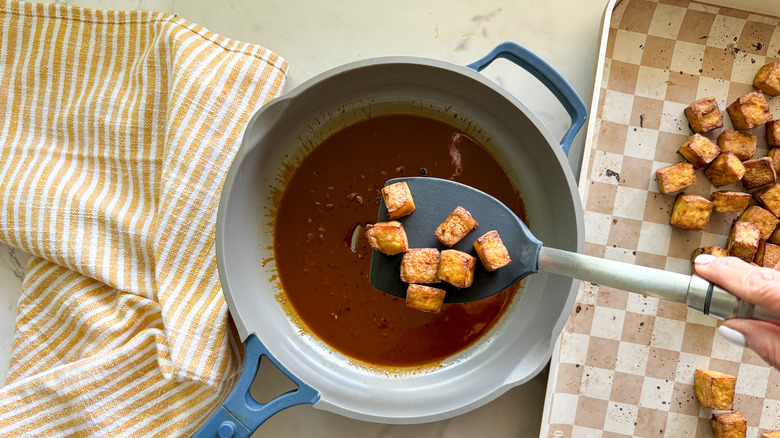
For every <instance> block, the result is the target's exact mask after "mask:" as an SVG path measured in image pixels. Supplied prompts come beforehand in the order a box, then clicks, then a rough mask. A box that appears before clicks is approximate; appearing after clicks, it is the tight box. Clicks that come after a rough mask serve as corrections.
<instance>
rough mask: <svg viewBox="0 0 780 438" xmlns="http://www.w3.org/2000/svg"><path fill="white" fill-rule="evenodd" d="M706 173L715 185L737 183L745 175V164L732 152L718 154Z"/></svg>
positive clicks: (705, 170) (721, 185)
mask: <svg viewBox="0 0 780 438" xmlns="http://www.w3.org/2000/svg"><path fill="white" fill-rule="evenodd" d="M704 174H705V175H707V178H709V179H710V182H712V185H714V186H715V187H723V186H727V185H729V184H735V183H737V182H739V180H741V179H742V177H743V176H744V175H745V166H744V165H743V164H742V161H740V159H739V158H737V156H736V155H734V154H733V153H732V152H724V153H722V154H720V155H718V158H716V159H714V160H713V161H712V163H710V165H709V166H707V168H706V169H704Z"/></svg>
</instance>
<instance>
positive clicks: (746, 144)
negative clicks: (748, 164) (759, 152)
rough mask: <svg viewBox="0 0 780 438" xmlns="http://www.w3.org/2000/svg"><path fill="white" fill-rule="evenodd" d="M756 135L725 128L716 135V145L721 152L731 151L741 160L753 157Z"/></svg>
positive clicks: (756, 142)
mask: <svg viewBox="0 0 780 438" xmlns="http://www.w3.org/2000/svg"><path fill="white" fill-rule="evenodd" d="M757 145H758V136H755V135H753V134H750V133H747V132H739V131H734V130H733V129H726V130H724V131H723V132H721V133H720V135H718V147H719V148H720V151H721V152H731V153H733V154H734V155H736V156H737V158H739V159H740V160H742V161H745V160H749V159H751V158H753V155H755V154H756V146H757Z"/></svg>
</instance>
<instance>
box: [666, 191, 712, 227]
mask: <svg viewBox="0 0 780 438" xmlns="http://www.w3.org/2000/svg"><path fill="white" fill-rule="evenodd" d="M711 214H712V202H710V201H708V200H707V199H706V198H702V197H701V196H698V195H686V194H685V193H680V194H679V195H677V199H675V201H674V206H673V207H672V218H671V220H670V223H671V225H672V226H675V227H680V228H685V229H688V230H696V231H700V230H703V229H704V228H705V227H706V226H707V223H709V221H710V215H711Z"/></svg>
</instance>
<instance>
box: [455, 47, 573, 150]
mask: <svg viewBox="0 0 780 438" xmlns="http://www.w3.org/2000/svg"><path fill="white" fill-rule="evenodd" d="M498 58H504V59H507V60H509V61H511V62H513V63H514V64H516V65H517V66H519V67H521V68H523V69H524V70H525V71H527V72H528V73H531V75H533V76H534V77H535V78H536V79H538V80H539V81H540V82H541V83H542V84H544V86H546V87H547V89H548V90H550V91H551V92H552V93H553V95H555V97H556V98H557V99H558V101H559V102H561V105H563V107H564V108H565V109H566V112H567V113H569V117H571V126H570V127H569V130H568V131H566V134H564V136H563V138H562V139H561V148H562V149H563V152H564V153H565V154H566V155H567V156H568V155H569V150H570V149H571V143H572V141H574V136H576V135H577V133H578V132H579V131H580V129H581V128H582V125H584V124H585V119H586V118H587V116H588V110H587V108H586V107H585V102H583V101H582V98H580V96H579V94H577V92H576V91H575V90H574V88H573V87H572V86H571V84H569V82H568V81H566V79H564V78H563V76H561V74H560V73H558V72H557V71H556V70H555V69H554V68H553V67H552V66H551V65H550V64H548V63H547V62H546V61H545V60H543V59H542V58H540V57H539V56H538V55H536V54H535V53H533V52H531V51H530V50H528V49H526V48H525V47H523V46H521V45H519V44H517V43H514V42H511V41H506V42H503V43H501V44H499V45H498V46H496V48H495V49H493V50H492V51H491V52H490V53H488V54H487V55H485V56H484V57H483V58H482V59H480V60H479V61H477V62H474V63H472V64H469V65H467V66H466V67H468V68H470V69H472V70H476V71H482V70H483V69H484V68H485V67H487V66H488V65H490V63H491V62H493V61H495V60H496V59H498Z"/></svg>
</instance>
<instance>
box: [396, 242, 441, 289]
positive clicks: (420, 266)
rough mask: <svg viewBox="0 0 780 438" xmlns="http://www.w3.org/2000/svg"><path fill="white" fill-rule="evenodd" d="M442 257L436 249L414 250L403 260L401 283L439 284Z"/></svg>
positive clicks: (407, 253)
mask: <svg viewBox="0 0 780 438" xmlns="http://www.w3.org/2000/svg"><path fill="white" fill-rule="evenodd" d="M440 260H441V255H440V254H439V250H438V249H436V248H412V249H410V250H408V251H406V252H405V253H404V256H403V258H402V259H401V281H403V282H404V283H439V282H440V281H441V279H440V278H439V262H440Z"/></svg>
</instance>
